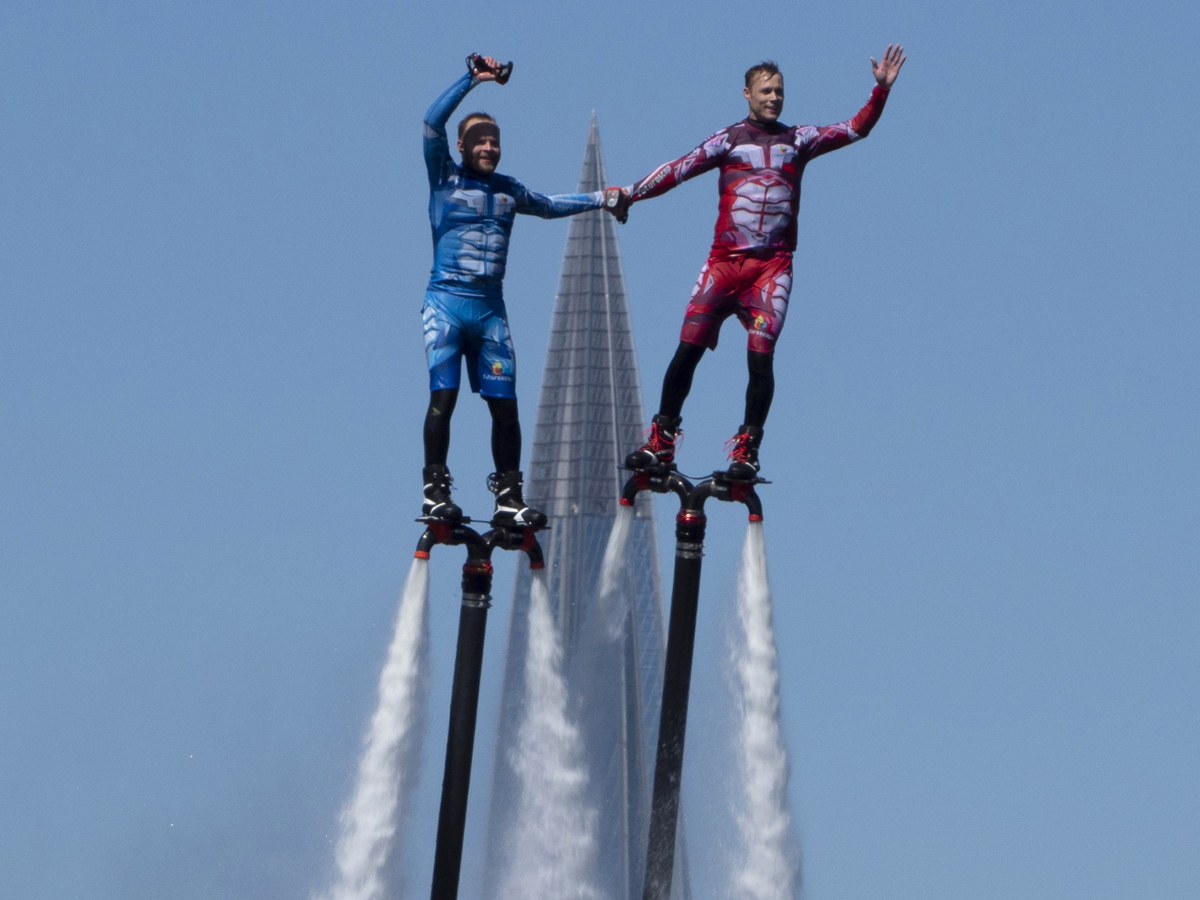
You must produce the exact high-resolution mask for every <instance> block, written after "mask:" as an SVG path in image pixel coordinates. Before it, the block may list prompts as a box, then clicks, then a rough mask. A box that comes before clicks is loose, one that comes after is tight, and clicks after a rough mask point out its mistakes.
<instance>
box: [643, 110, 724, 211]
mask: <svg viewBox="0 0 1200 900" xmlns="http://www.w3.org/2000/svg"><path fill="white" fill-rule="evenodd" d="M728 151H729V130H728V129H727V128H722V129H721V130H720V131H718V132H717V133H716V134H714V135H713V136H712V137H710V138H708V139H707V140H705V142H704V143H703V144H701V145H700V146H699V147H697V148H696V149H695V150H693V151H692V152H691V153H689V154H688V155H687V156H681V157H680V158H679V159H674V160H671V162H668V163H663V164H662V165H661V166H659V167H658V168H657V169H655V170H654V171H653V172H651V173H650V174H649V175H647V176H646V177H645V178H643V179H642V180H641V181H637V182H634V183H633V185H632V186H631V187H630V188H629V193H630V198H631V199H630V202H631V203H632V202H634V201H637V200H646V199H648V198H650V197H657V196H658V195H659V194H665V193H666V192H667V191H669V190H670V189H671V188H673V187H675V186H676V185H680V184H683V182H685V181H687V180H688V179H689V178H695V177H696V176H697V175H700V174H702V173H704V172H707V171H708V170H709V169H714V168H716V167H717V166H719V165H720V164H721V161H722V160H723V159H724V158H725V154H726V153H727V152H728Z"/></svg>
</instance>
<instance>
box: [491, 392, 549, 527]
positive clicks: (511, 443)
mask: <svg viewBox="0 0 1200 900" xmlns="http://www.w3.org/2000/svg"><path fill="white" fill-rule="evenodd" d="M484 399H485V400H487V404H488V409H489V410H491V413H492V460H493V462H495V464H496V471H495V472H494V473H493V474H492V475H491V477H489V478H488V487H489V488H490V489H491V491H492V493H493V494H495V495H496V509H495V511H494V512H493V513H492V524H493V525H497V526H501V527H509V528H513V527H526V528H541V527H542V526H543V525H545V524H546V515H545V513H543V512H542V511H541V510H538V509H534V508H533V507H532V506H530V505H529V504H528V503H526V502H525V498H524V496H522V488H523V487H524V484H523V482H524V476H523V474H522V472H521V469H520V465H521V420H520V418H519V417H518V416H517V400H516V398H515V397H485V398H484Z"/></svg>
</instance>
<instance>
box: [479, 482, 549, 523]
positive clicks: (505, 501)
mask: <svg viewBox="0 0 1200 900" xmlns="http://www.w3.org/2000/svg"><path fill="white" fill-rule="evenodd" d="M521 484H522V477H521V473H520V472H518V471H515V470H514V471H512V472H493V473H492V474H491V475H489V476H488V490H489V491H491V492H492V493H493V494H495V495H496V511H495V512H494V513H492V525H494V526H495V527H497V528H542V527H543V526H545V524H546V514H545V513H544V512H542V511H541V510H537V509H534V508H533V507H532V506H529V505H528V504H527V503H526V502H525V498H524V497H522V496H521Z"/></svg>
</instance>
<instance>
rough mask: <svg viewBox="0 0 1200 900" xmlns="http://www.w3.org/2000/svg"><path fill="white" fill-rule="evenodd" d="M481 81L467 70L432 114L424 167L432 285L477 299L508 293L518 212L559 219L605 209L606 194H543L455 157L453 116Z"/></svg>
mask: <svg viewBox="0 0 1200 900" xmlns="http://www.w3.org/2000/svg"><path fill="white" fill-rule="evenodd" d="M478 83H479V82H478V81H477V80H476V79H474V78H472V77H471V76H470V75H469V74H467V75H463V77H462V78H460V79H459V80H458V81H456V82H455V83H454V84H453V85H451V86H450V87H449V88H448V89H447V90H446V92H445V93H444V94H442V96H440V97H438V98H437V100H435V101H434V103H433V105H432V106H431V107H429V111H428V112H427V113H425V167H426V169H427V170H428V172H429V222H430V224H431V225H432V226H433V271H432V272H431V273H430V277H429V287H430V289H431V290H436V291H441V292H448V293H451V294H461V295H464V296H470V297H494V298H499V297H501V296H503V293H502V290H501V283H502V280H503V278H504V266H505V263H506V261H507V259H508V237H509V235H510V234H511V233H512V226H513V219H514V218H515V216H516V214H517V213H523V214H526V215H534V216H541V217H542V218H543V219H555V218H558V217H560V216H573V215H575V214H577V213H581V212H587V211H588V210H590V209H599V208H600V207H601V206H602V205H603V201H604V194H603V192H602V191H595V192H593V193H588V194H550V195H547V194H538V193H535V192H533V191H531V190H528V189H527V188H526V187H525V186H524V185H523V184H521V183H520V182H519V181H517V180H516V179H515V178H509V177H508V176H507V175H500V174H499V173H497V174H494V175H491V176H485V175H482V174H481V173H479V172H476V171H474V170H472V169H468V168H465V167H463V166H460V165H458V164H457V163H455V162H454V160H453V159H452V158H451V156H450V140H449V138H448V137H447V135H446V122H447V121H449V119H450V116H451V115H452V114H453V113H454V110H455V109H457V107H458V105H459V103H461V102H462V100H463V98H464V97H465V96H466V95H467V92H468V91H469V90H470V89H471V88H473V87H474V86H475V85H476V84H478Z"/></svg>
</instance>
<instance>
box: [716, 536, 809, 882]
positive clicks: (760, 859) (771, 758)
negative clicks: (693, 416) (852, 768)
mask: <svg viewBox="0 0 1200 900" xmlns="http://www.w3.org/2000/svg"><path fill="white" fill-rule="evenodd" d="M737 610H738V622H739V624H740V626H741V628H740V629H735V632H738V631H740V633H735V634H731V636H730V644H731V651H732V657H733V677H734V685H735V690H736V692H737V699H738V701H739V702H738V717H739V721H738V723H737V737H736V746H737V756H738V774H739V777H740V784H739V785H738V787H739V788H740V790H739V791H738V796H737V798H736V812H737V823H738V832H739V835H740V837H741V852H740V854H739V857H738V858H737V859H736V860H735V864H734V866H733V867H732V870H731V872H730V895H731V896H732V897H734V898H737V900H793V898H794V897H795V896H796V895H797V892H798V890H799V887H800V864H799V858H800V853H799V846H798V844H797V842H796V838H795V835H794V833H793V831H792V828H791V813H790V812H789V810H788V800H787V786H788V761H787V749H786V747H785V746H784V742H783V732H782V729H781V727H780V721H779V669H778V666H777V663H776V653H775V632H774V628H773V626H772V623H771V586H770V583H769V582H768V581H767V551H766V545H765V543H764V541H763V526H762V523H761V522H751V523H750V527H749V529H748V530H747V532H746V543H745V544H744V546H743V547H742V569H741V572H740V573H739V575H738V603H737Z"/></svg>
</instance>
